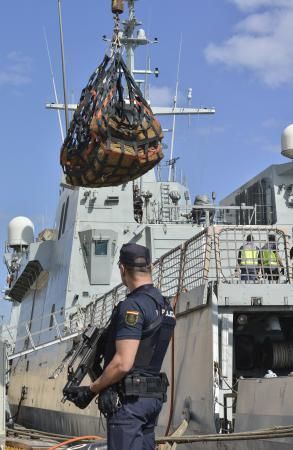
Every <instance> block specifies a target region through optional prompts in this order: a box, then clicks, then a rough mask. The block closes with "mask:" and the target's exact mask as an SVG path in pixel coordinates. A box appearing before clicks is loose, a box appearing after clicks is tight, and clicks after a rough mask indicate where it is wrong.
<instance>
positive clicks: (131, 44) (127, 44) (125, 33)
mask: <svg viewBox="0 0 293 450" xmlns="http://www.w3.org/2000/svg"><path fill="white" fill-rule="evenodd" d="M136 1H138V0H127V3H128V18H127V19H126V20H125V21H124V22H123V30H122V32H121V36H120V42H121V44H122V45H123V46H124V48H125V51H126V62H127V66H128V68H129V70H130V71H131V73H132V75H133V76H135V75H155V77H158V75H159V70H158V69H157V68H155V69H154V70H151V69H150V68H149V67H147V68H146V69H144V70H138V69H135V58H134V53H135V50H136V48H137V47H140V46H142V45H147V44H156V43H158V39H156V38H155V39H154V40H150V39H148V38H147V36H146V33H145V31H144V29H143V28H139V29H138V31H137V34H136V36H135V30H136V28H137V27H139V26H141V25H142V22H139V21H138V20H137V18H136V16H135V2H136ZM104 40H105V41H108V39H106V38H104ZM136 82H137V83H138V84H142V83H144V82H145V80H136ZM46 108H48V109H56V110H59V109H62V110H64V108H65V106H64V104H60V103H47V104H46ZM67 108H68V110H69V111H74V110H75V109H76V108H77V104H73V103H72V104H68V105H67ZM152 110H153V113H154V114H156V115H160V116H173V117H174V115H176V116H179V115H180V116H182V115H186V116H191V115H198V114H200V115H202V114H204V115H207V114H208V115H209V114H214V113H215V112H216V110H215V108H191V107H188V108H180V107H177V105H176V106H175V105H173V106H170V107H169V106H152Z"/></svg>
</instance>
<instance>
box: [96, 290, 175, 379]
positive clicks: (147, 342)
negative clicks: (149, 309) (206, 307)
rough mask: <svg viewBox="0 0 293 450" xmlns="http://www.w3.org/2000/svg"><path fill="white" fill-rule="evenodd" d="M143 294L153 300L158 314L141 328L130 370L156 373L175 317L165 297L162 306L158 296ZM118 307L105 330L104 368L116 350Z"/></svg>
mask: <svg viewBox="0 0 293 450" xmlns="http://www.w3.org/2000/svg"><path fill="white" fill-rule="evenodd" d="M144 295H147V296H148V297H150V298H151V299H152V300H153V301H154V303H155V304H156V309H157V310H158V313H159V315H158V318H157V319H156V320H155V321H154V322H152V323H151V324H150V325H149V326H148V327H146V328H144V329H143V332H142V337H141V340H140V344H139V347H138V350H137V354H136V358H135V361H134V365H133V368H132V370H131V372H136V373H137V372H140V373H150V374H156V373H159V372H160V370H161V366H162V363H163V360H164V357H165V354H166V352H167V348H168V345H169V342H170V339H171V337H172V334H173V330H174V327H175V324H176V319H175V315H174V312H173V309H172V307H171V305H170V303H169V302H168V300H167V299H165V298H164V297H163V298H164V306H162V305H161V303H160V301H159V298H155V296H153V295H150V294H148V293H146V292H144ZM158 295H160V294H158ZM118 308H119V305H117V306H116V308H115V309H114V310H113V313H112V319H111V322H110V324H109V326H108V328H107V330H106V339H105V353H104V369H105V367H106V366H107V365H108V364H109V363H110V361H111V360H112V358H113V356H114V355H115V352H116V347H115V340H116V339H115V335H116V323H117V319H118V311H119V310H118Z"/></svg>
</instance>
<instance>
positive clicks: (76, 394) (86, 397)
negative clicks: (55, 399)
mask: <svg viewBox="0 0 293 450" xmlns="http://www.w3.org/2000/svg"><path fill="white" fill-rule="evenodd" d="M64 395H66V397H67V400H69V401H70V402H72V403H74V404H75V406H77V407H78V408H80V409H84V408H86V407H87V406H88V405H89V404H90V402H91V401H92V399H93V398H94V397H95V396H96V394H95V393H94V392H92V391H91V390H90V388H89V386H72V387H70V388H68V389H67V390H66V392H64Z"/></svg>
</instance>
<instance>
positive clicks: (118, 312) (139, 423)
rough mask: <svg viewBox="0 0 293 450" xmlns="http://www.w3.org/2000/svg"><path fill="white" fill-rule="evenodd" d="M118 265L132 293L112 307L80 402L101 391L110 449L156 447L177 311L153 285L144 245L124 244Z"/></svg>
mask: <svg viewBox="0 0 293 450" xmlns="http://www.w3.org/2000/svg"><path fill="white" fill-rule="evenodd" d="M119 268H120V274H121V279H122V282H123V283H124V284H125V285H126V286H127V287H128V290H129V294H128V295H127V297H126V299H125V300H124V301H123V302H120V303H119V304H118V306H117V307H116V309H115V310H114V312H113V314H112V319H111V322H110V325H109V327H108V328H107V330H106V338H105V340H106V344H105V354H104V370H103V373H102V375H101V376H100V377H99V378H98V379H97V380H96V381H94V382H93V383H92V384H91V385H90V387H87V388H80V389H81V391H80V399H77V402H76V404H77V406H80V407H84V406H83V405H82V403H83V398H82V397H83V396H84V398H86V396H88V397H89V401H90V400H91V398H93V397H94V396H95V395H96V394H99V398H98V405H99V408H100V410H101V412H102V413H103V414H104V415H105V416H106V417H107V443H108V449H109V450H154V449H155V433H154V429H155V426H156V424H157V420H158V416H159V413H160V411H161V408H162V404H163V402H164V401H166V391H167V386H168V380H167V377H166V375H165V374H163V373H161V372H160V371H161V366H162V362H163V359H164V356H165V354H166V351H167V348H168V344H169V341H170V338H171V336H172V333H173V330H174V326H175V316H174V313H173V309H172V308H171V306H170V304H169V302H167V300H166V299H165V298H164V297H163V296H162V295H161V293H160V291H159V290H158V289H156V288H155V287H154V286H153V283H152V273H151V259H150V254H149V250H148V249H147V248H146V247H144V246H141V245H137V244H132V243H129V244H125V245H123V246H122V248H121V250H120V260H119ZM82 389H84V392H83V391H82ZM89 401H88V402H87V401H85V404H86V405H87V404H88V403H89Z"/></svg>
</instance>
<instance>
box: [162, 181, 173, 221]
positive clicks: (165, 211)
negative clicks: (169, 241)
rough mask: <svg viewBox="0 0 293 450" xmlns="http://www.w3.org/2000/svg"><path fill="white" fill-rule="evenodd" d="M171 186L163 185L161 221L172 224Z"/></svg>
mask: <svg viewBox="0 0 293 450" xmlns="http://www.w3.org/2000/svg"><path fill="white" fill-rule="evenodd" d="M169 192H170V186H169V184H168V183H161V221H162V222H170V212H171V209H170V196H169Z"/></svg>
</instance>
